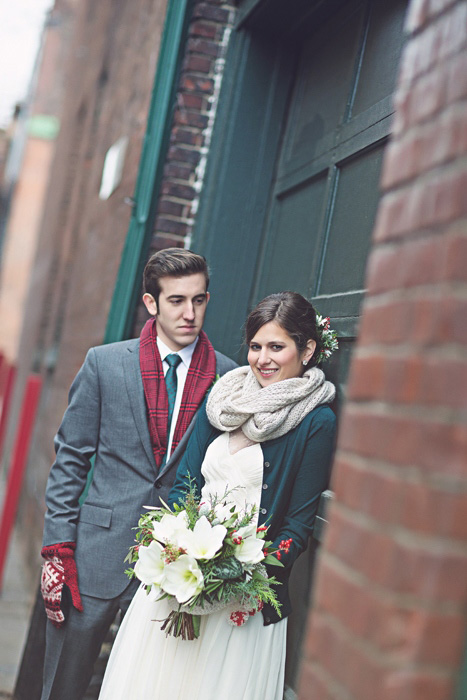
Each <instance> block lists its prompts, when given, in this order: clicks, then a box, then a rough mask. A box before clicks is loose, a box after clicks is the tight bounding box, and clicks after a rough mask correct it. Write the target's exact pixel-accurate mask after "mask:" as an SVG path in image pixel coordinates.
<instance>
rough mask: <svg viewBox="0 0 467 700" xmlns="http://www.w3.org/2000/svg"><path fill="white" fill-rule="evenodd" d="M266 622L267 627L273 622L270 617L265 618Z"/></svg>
mask: <svg viewBox="0 0 467 700" xmlns="http://www.w3.org/2000/svg"><path fill="white" fill-rule="evenodd" d="M264 621H265V623H266V624H267V625H269V623H270V622H271V618H270V617H265V618H264Z"/></svg>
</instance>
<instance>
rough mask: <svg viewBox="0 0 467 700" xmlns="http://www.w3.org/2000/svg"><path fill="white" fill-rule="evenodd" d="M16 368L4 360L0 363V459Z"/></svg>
mask: <svg viewBox="0 0 467 700" xmlns="http://www.w3.org/2000/svg"><path fill="white" fill-rule="evenodd" d="M15 378H16V367H15V366H14V365H8V363H7V362H6V361H5V360H4V362H3V363H2V382H1V383H2V387H1V389H2V392H1V395H0V398H1V409H0V459H1V456H2V452H3V441H4V439H5V433H6V426H7V423H8V415H9V412H10V403H11V397H12V396H13V387H14V385H15Z"/></svg>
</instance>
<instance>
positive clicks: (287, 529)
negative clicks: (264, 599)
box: [271, 407, 336, 573]
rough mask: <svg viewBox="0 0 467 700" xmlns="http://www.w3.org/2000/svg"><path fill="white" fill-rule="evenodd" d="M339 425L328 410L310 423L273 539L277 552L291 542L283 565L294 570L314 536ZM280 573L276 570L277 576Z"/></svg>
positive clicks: (273, 545) (273, 547)
mask: <svg viewBox="0 0 467 700" xmlns="http://www.w3.org/2000/svg"><path fill="white" fill-rule="evenodd" d="M335 434H336V421H335V417H334V414H333V413H332V411H331V410H330V409H328V408H327V407H326V410H325V411H322V412H321V414H320V415H318V416H317V417H316V419H315V420H314V421H312V422H311V424H310V427H309V429H308V435H307V438H306V444H305V449H304V451H303V455H302V460H301V463H300V467H299V469H298V472H297V474H296V477H295V481H294V483H293V485H292V493H291V498H290V502H289V507H288V510H287V513H286V515H285V518H284V520H283V522H282V525H281V527H280V530H279V533H278V534H277V536H276V537H275V538H274V540H273V543H272V545H271V549H278V548H279V544H280V542H281V541H282V540H289V539H291V540H292V543H291V545H290V549H289V552H288V553H286V552H283V553H282V558H281V562H282V563H283V564H284V566H285V567H286V568H288V567H291V566H292V564H293V563H294V562H295V560H296V559H297V557H298V556H299V554H301V553H302V552H303V551H304V550H305V549H306V546H307V544H308V539H309V537H310V535H311V534H312V532H313V526H314V522H315V517H316V513H317V511H318V505H319V499H320V496H321V494H322V492H323V491H325V490H326V488H327V487H328V483H329V476H330V470H331V463H332V456H333V453H334V445H335ZM276 571H277V569H275V568H274V571H271V573H275V572H276Z"/></svg>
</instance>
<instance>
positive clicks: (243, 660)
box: [99, 433, 287, 700]
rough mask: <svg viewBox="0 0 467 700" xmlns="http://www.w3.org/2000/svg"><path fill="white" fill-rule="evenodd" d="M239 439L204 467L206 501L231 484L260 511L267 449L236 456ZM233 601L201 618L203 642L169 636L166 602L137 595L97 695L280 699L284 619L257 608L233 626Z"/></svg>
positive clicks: (241, 502) (222, 441) (218, 448)
mask: <svg viewBox="0 0 467 700" xmlns="http://www.w3.org/2000/svg"><path fill="white" fill-rule="evenodd" d="M233 444H234V441H232V442H231V443H230V442H229V434H228V433H222V434H221V435H220V436H219V437H218V438H216V440H214V442H213V443H211V445H210V446H209V448H208V450H207V452H206V456H205V459H204V462H203V466H202V472H203V476H204V479H205V486H204V487H203V492H202V496H203V498H206V499H209V497H210V496H212V495H214V494H217V495H219V496H222V495H223V494H224V493H225V489H226V487H227V488H228V489H235V490H233V491H232V492H231V493H230V494H229V500H233V501H235V502H236V504H237V506H239V507H240V508H242V507H244V506H245V504H248V505H252V504H253V503H256V505H257V506H258V508H259V504H260V500H261V488H262V482H263V453H262V450H261V447H260V445H259V444H258V443H255V444H252V445H250V446H247V447H243V448H242V449H239V450H238V451H237V452H234V454H231V452H230V449H231V447H232V445H233ZM234 609H235V606H234V607H233V608H232V609H230V608H224V609H223V610H220V611H218V612H214V613H212V614H210V615H203V616H202V618H201V633H200V636H199V638H198V639H195V640H192V641H185V640H182V639H180V638H174V637H166V636H165V632H162V631H161V629H160V627H161V621H162V620H164V619H165V618H166V617H167V615H168V614H169V612H170V609H169V607H168V604H167V602H166V600H162V601H156V602H152V601H151V600H150V599H148V597H147V595H146V592H145V590H144V588H142V587H141V588H140V589H139V590H138V592H137V593H136V595H135V597H134V599H133V601H132V603H131V605H130V608H129V610H128V612H127V614H126V616H125V618H124V620H123V622H122V624H121V627H120V630H119V633H118V635H117V638H116V640H115V643H114V646H113V649H112V653H111V655H110V659H109V662H108V665H107V670H106V673H105V677H104V682H103V684H102V689H101V693H100V695H99V700H220V699H221V698H222V700H282V697H283V685H284V667H285V647H286V631H287V620H281V621H280V622H278V623H276V624H272V625H268V626H264V624H263V616H262V614H261V613H257V614H256V615H254V616H253V617H250V618H249V619H248V621H247V622H246V624H245V625H243V626H242V627H233V626H232V625H231V624H230V623H229V621H228V618H229V614H230V612H231V611H232V610H234Z"/></svg>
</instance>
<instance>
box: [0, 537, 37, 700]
mask: <svg viewBox="0 0 467 700" xmlns="http://www.w3.org/2000/svg"><path fill="white" fill-rule="evenodd" d="M33 604H34V591H33V590H32V589H31V586H30V580H29V578H28V574H27V571H26V566H25V562H24V558H23V550H22V548H21V546H20V544H19V542H18V535H17V534H16V532H14V533H13V536H12V539H11V542H10V548H9V552H8V556H7V560H6V566H5V570H4V574H3V586H2V590H1V592H0V698H13V690H14V687H15V682H16V676H17V672H18V668H19V665H20V662H21V657H22V653H23V648H24V643H25V641H26V636H27V632H28V629H29V618H30V614H31V610H32V607H33Z"/></svg>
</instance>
